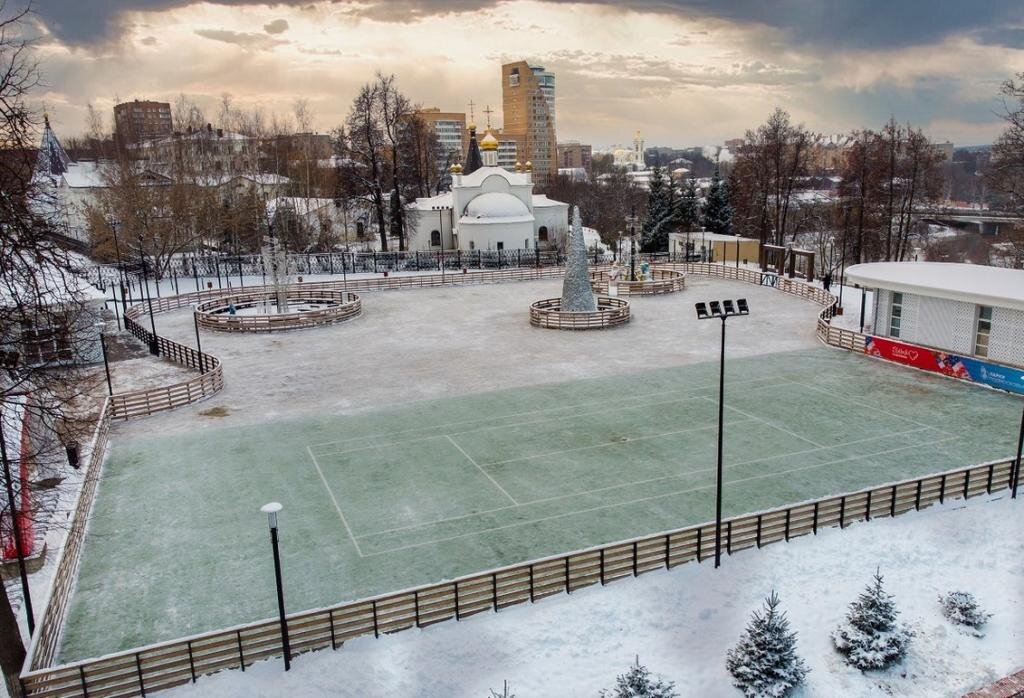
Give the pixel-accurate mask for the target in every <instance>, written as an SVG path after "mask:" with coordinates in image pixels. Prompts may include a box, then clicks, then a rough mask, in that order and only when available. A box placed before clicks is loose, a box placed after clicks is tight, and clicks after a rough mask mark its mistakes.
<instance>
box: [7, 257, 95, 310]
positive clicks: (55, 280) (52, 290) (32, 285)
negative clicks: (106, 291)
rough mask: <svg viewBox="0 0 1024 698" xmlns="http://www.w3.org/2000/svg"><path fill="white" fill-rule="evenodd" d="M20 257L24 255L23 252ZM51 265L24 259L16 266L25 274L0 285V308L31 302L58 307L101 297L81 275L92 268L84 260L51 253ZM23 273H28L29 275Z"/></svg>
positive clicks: (48, 262) (90, 263) (33, 258)
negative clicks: (53, 260)
mask: <svg viewBox="0 0 1024 698" xmlns="http://www.w3.org/2000/svg"><path fill="white" fill-rule="evenodd" d="M24 254H28V253H27V252H26V253H24ZM54 258H55V259H60V260H61V263H60V264H59V265H58V264H55V263H53V262H52V261H50V260H48V259H45V258H44V261H43V262H40V261H39V259H38V258H36V257H26V258H25V259H23V260H22V261H21V263H20V264H18V265H17V268H18V269H24V270H26V273H25V274H23V275H17V274H16V275H12V277H11V279H10V281H9V283H5V284H0V305H9V304H13V303H18V302H25V301H26V299H32V300H31V302H32V303H33V304H36V303H38V304H40V305H53V306H57V305H61V304H64V303H78V302H87V301H99V300H103V299H104V297H105V296H104V295H103V293H102V292H100V291H99V289H97V288H96V287H95V286H93V285H92V284H90V283H89V282H88V281H87V280H86V279H85V277H84V276H82V274H83V273H84V272H85V270H86V269H87V268H88V267H89V266H91V265H92V262H91V261H90V260H88V259H87V258H86V257H84V256H82V255H80V254H77V253H74V252H63V251H62V252H55V253H54ZM27 270H31V274H29V273H28V271H27Z"/></svg>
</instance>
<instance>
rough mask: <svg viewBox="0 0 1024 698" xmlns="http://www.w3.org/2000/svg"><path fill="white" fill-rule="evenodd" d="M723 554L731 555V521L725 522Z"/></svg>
mask: <svg viewBox="0 0 1024 698" xmlns="http://www.w3.org/2000/svg"><path fill="white" fill-rule="evenodd" d="M725 554H726V555H732V519H729V520H728V521H726V522H725Z"/></svg>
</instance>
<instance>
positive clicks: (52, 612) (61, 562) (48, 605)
mask: <svg viewBox="0 0 1024 698" xmlns="http://www.w3.org/2000/svg"><path fill="white" fill-rule="evenodd" d="M112 411H113V410H112V406H111V401H110V398H107V399H106V400H104V402H103V406H102V407H101V408H100V415H99V419H98V420H97V422H96V429H95V430H94V431H93V436H92V441H91V443H90V445H89V450H88V453H89V461H88V463H87V464H86V466H85V470H84V471H83V474H82V478H83V481H82V488H81V489H80V490H79V492H78V497H77V499H76V500H75V505H74V507H73V510H72V511H73V513H72V516H71V519H70V522H71V527H70V529H68V533H67V536H66V537H65V539H64V545H63V546H62V547H61V550H60V557H59V558H58V561H57V569H56V570H54V573H53V580H52V581H51V583H50V588H49V591H48V592H47V595H46V598H45V601H44V603H43V609H44V610H43V614H42V615H41V616H40V618H39V623H38V625H37V626H36V632H35V635H33V636H32V646H31V647H30V649H29V656H30V657H31V662H32V663H31V665H30V666H31V667H32V668H33V669H37V668H41V667H43V666H47V665H48V664H50V663H51V662H52V661H53V658H54V657H56V656H57V648H58V647H59V645H60V636H61V630H62V628H63V626H64V618H65V614H66V612H67V605H68V601H70V599H71V591H72V590H73V589H74V585H75V578H76V577H77V576H78V561H79V560H80V558H81V554H82V543H83V541H84V540H85V528H86V524H87V523H88V521H89V512H90V511H91V510H92V502H93V498H94V497H95V496H96V485H97V483H98V482H99V478H100V470H101V468H102V465H103V458H104V456H105V455H106V450H107V441H108V437H109V434H110V424H111V415H112ZM44 695H45V694H44Z"/></svg>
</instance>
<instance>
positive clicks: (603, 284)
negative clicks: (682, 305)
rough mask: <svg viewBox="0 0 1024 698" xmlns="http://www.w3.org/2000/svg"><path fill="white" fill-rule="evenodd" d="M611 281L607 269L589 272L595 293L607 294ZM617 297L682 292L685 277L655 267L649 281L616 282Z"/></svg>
mask: <svg viewBox="0 0 1024 698" xmlns="http://www.w3.org/2000/svg"><path fill="white" fill-rule="evenodd" d="M610 283H611V279H610V278H609V277H608V270H607V269H596V270H594V271H592V272H590V286H591V288H593V289H594V292H595V293H608V286H609V284H610ZM616 286H617V288H618V295H620V296H653V295H659V294H663V293H675V292H676V291H682V290H683V288H684V287H685V276H684V275H683V272H681V271H676V270H675V269H666V268H660V267H655V268H653V269H651V280H650V281H623V280H619V281H617V282H616Z"/></svg>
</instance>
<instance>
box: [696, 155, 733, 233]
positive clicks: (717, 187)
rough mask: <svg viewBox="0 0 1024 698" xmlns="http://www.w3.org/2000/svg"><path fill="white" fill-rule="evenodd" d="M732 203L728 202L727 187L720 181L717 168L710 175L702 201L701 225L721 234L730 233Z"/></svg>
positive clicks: (720, 177)
mask: <svg viewBox="0 0 1024 698" xmlns="http://www.w3.org/2000/svg"><path fill="white" fill-rule="evenodd" d="M732 214H733V208H732V204H730V203H729V187H728V185H727V184H726V183H725V182H724V181H722V176H721V175H720V174H719V172H718V169H717V168H716V169H715V174H714V175H712V177H711V187H710V188H709V189H708V197H707V200H705V202H704V211H703V213H702V214H701V225H702V226H704V229H705V230H708V231H710V232H712V233H720V234H722V235H730V234H732Z"/></svg>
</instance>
